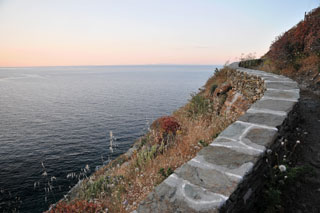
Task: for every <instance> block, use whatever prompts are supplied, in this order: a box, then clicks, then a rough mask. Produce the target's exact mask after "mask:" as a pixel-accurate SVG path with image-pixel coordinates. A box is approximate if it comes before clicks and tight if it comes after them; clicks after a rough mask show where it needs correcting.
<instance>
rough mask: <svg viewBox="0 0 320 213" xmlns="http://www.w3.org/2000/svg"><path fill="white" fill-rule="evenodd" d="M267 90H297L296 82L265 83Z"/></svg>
mask: <svg viewBox="0 0 320 213" xmlns="http://www.w3.org/2000/svg"><path fill="white" fill-rule="evenodd" d="M265 84H266V87H267V89H279V90H293V89H299V88H298V85H297V83H296V82H265Z"/></svg>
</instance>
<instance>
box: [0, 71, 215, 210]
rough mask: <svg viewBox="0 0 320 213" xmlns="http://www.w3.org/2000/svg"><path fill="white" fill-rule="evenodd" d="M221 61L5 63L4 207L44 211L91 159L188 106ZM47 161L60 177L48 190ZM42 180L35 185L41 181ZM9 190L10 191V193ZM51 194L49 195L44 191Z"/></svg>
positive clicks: (0, 126) (0, 79)
mask: <svg viewBox="0 0 320 213" xmlns="http://www.w3.org/2000/svg"><path fill="white" fill-rule="evenodd" d="M214 69H215V66H91V67H36V68H0V118H1V119H0V190H1V191H0V212H2V210H4V209H8V208H12V207H9V202H13V203H12V204H11V206H17V202H16V198H15V197H19V198H20V199H21V201H22V204H21V206H20V211H21V212H41V211H43V210H46V209H47V208H48V205H49V204H50V203H53V202H55V200H59V199H60V198H61V197H62V196H63V194H65V193H66V192H67V191H68V190H69V187H70V186H72V185H74V184H75V183H76V182H77V180H76V179H70V178H69V179H68V178H67V175H68V174H69V173H71V172H76V173H79V172H80V171H81V168H84V167H85V166H86V165H87V164H88V165H89V166H90V169H91V172H92V171H94V169H95V167H96V166H99V165H102V159H103V160H106V159H107V158H108V156H110V153H109V149H108V145H109V132H110V131H112V132H113V135H114V136H115V137H116V138H117V140H116V144H117V147H116V149H115V152H114V153H113V155H112V156H111V157H112V158H115V157H116V156H118V155H120V154H122V153H124V152H125V151H126V150H127V149H128V148H129V147H130V145H131V144H132V143H133V142H134V140H135V139H137V138H138V137H139V136H141V135H142V134H144V133H145V132H146V129H147V127H148V124H150V123H151V122H152V120H154V119H156V118H157V117H159V116H163V115H168V114H170V113H172V112H173V111H174V110H176V109H178V108H179V107H180V106H183V105H184V104H185V103H186V102H187V100H188V99H189V97H190V93H192V92H197V91H198V88H200V87H201V86H202V85H204V83H205V82H206V80H207V79H208V77H209V76H210V75H212V74H213V72H214ZM41 162H43V163H44V165H45V166H46V169H47V172H48V176H55V177H56V178H57V179H56V181H54V187H55V188H54V192H55V194H54V196H53V194H52V193H49V194H48V193H46V192H45V190H44V184H45V182H46V179H45V177H44V176H42V173H43V169H42V166H41ZM35 182H39V183H40V186H37V187H36V188H34V183H35ZM9 192H10V194H9ZM46 197H47V202H45V198H46Z"/></svg>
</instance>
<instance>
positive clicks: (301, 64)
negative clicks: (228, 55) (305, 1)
mask: <svg viewBox="0 0 320 213" xmlns="http://www.w3.org/2000/svg"><path fill="white" fill-rule="evenodd" d="M261 59H262V60H260V61H257V62H258V64H259V67H256V68H257V69H261V70H264V71H269V72H274V73H277V74H282V75H285V76H288V77H290V78H293V79H294V80H296V81H298V82H299V83H300V85H301V86H302V87H306V88H309V89H311V90H320V7H318V8H315V9H314V10H312V11H310V12H309V13H307V14H305V17H304V20H302V21H300V22H299V23H298V24H297V25H296V26H294V27H292V28H291V29H290V30H288V31H287V32H285V33H283V34H281V35H280V36H278V37H277V38H276V39H275V41H273V43H272V44H271V46H270V50H269V51H268V52H267V53H266V54H265V55H264V56H263V57H262V58H261Z"/></svg>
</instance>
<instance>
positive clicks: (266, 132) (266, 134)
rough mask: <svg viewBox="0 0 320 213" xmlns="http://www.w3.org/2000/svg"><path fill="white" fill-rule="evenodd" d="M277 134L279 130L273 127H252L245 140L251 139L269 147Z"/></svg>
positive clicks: (252, 141)
mask: <svg viewBox="0 0 320 213" xmlns="http://www.w3.org/2000/svg"><path fill="white" fill-rule="evenodd" d="M276 136H277V131H276V130H273V129H264V128H251V129H250V130H249V131H248V132H247V134H246V135H245V136H244V137H243V139H242V140H243V141H244V142H246V140H249V141H250V142H251V143H255V144H258V145H261V146H265V147H269V146H270V145H271V143H273V142H274V140H275V139H276Z"/></svg>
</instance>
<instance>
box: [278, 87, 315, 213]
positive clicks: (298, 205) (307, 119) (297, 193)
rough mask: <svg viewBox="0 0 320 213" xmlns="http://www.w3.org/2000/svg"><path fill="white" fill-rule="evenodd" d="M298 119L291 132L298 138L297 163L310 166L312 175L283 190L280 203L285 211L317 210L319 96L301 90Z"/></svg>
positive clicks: (313, 212) (309, 211) (311, 211)
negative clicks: (282, 199)
mask: <svg viewBox="0 0 320 213" xmlns="http://www.w3.org/2000/svg"><path fill="white" fill-rule="evenodd" d="M299 114H300V116H301V120H300V122H299V123H298V124H297V126H296V129H295V131H294V132H293V133H291V138H290V139H292V140H300V141H301V146H300V148H299V149H298V150H297V153H296V154H297V155H296V156H297V159H296V160H297V165H298V166H310V167H312V168H313V169H314V172H315V173H316V175H315V176H310V177H306V178H304V179H303V180H301V181H298V182H297V183H296V184H295V185H294V186H292V187H291V188H290V191H289V192H287V195H286V197H290V198H291V199H286V200H285V201H284V203H283V207H284V211H285V212H308V213H316V212H317V213H318V212H320V97H319V96H316V95H314V94H313V93H311V92H309V91H306V90H304V91H301V93H300V106H299Z"/></svg>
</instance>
